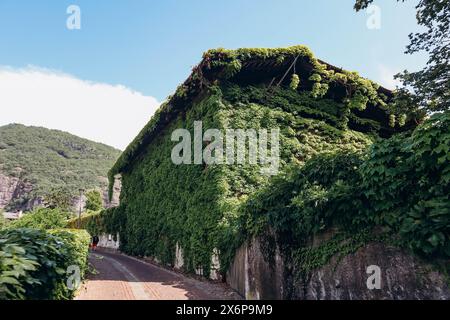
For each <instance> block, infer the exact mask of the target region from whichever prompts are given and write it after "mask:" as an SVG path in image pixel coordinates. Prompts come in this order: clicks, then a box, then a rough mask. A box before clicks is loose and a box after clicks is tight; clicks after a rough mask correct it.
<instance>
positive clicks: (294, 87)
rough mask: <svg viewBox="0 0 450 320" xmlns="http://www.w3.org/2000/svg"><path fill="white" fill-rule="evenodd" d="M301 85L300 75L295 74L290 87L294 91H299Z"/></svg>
mask: <svg viewBox="0 0 450 320" xmlns="http://www.w3.org/2000/svg"><path fill="white" fill-rule="evenodd" d="M299 85H300V77H299V76H298V74H293V75H292V78H291V84H290V85H289V87H290V88H291V89H292V90H297V88H298V86H299Z"/></svg>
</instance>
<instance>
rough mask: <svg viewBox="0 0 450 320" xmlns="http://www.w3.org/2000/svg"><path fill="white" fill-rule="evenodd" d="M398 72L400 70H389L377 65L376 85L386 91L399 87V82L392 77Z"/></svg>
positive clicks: (386, 67) (389, 68)
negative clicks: (384, 88)
mask: <svg viewBox="0 0 450 320" xmlns="http://www.w3.org/2000/svg"><path fill="white" fill-rule="evenodd" d="M399 72H400V69H397V68H391V67H388V66H386V65H384V64H379V65H378V83H379V84H381V85H382V86H383V87H386V88H387V89H391V90H394V89H395V88H396V87H397V86H400V85H401V82H400V81H399V80H396V79H394V75H396V74H397V73H399Z"/></svg>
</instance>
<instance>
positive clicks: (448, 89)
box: [354, 0, 450, 112]
mask: <svg viewBox="0 0 450 320" xmlns="http://www.w3.org/2000/svg"><path fill="white" fill-rule="evenodd" d="M397 1H402V2H404V1H406V0H397ZM372 2H373V0H356V3H355V7H354V8H355V10H356V11H359V10H362V9H365V8H367V7H368V6H369V4H371V3H372ZM416 9H417V22H418V24H419V25H421V26H423V27H425V31H424V32H420V33H411V34H410V35H409V38H410V44H409V45H408V46H407V47H406V52H405V53H406V54H414V53H416V52H420V51H425V52H427V53H428V54H429V59H428V62H427V65H426V67H425V68H424V69H422V70H420V71H416V72H408V71H406V70H405V71H403V72H402V73H400V74H397V75H396V76H395V78H396V79H400V80H401V81H402V82H403V85H404V86H405V88H406V87H410V88H411V89H412V91H408V90H407V89H405V88H402V89H400V90H399V91H398V98H399V99H398V101H399V104H400V105H403V106H406V105H413V104H415V105H417V106H419V108H420V109H423V110H425V111H427V112H435V111H446V110H450V1H449V0H420V1H419V3H418V4H417V6H416Z"/></svg>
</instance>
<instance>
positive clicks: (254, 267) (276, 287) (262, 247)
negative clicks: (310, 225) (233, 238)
mask: <svg viewBox="0 0 450 320" xmlns="http://www.w3.org/2000/svg"><path fill="white" fill-rule="evenodd" d="M267 248H270V250H271V253H270V254H267V252H265V251H266V249H267ZM283 279H284V264H283V259H282V258H281V255H280V252H279V249H278V247H277V246H276V245H274V246H272V247H271V245H270V244H269V243H267V240H264V239H261V238H255V239H253V240H252V241H249V242H247V243H245V244H244V245H243V246H241V247H240V248H239V249H238V250H237V252H236V256H235V258H234V261H233V262H232V264H231V266H230V268H229V270H228V272H227V283H228V284H229V285H230V286H231V287H232V288H233V289H234V290H236V291H237V292H238V293H239V294H241V295H242V296H243V297H245V298H246V299H248V300H260V299H275V300H276V299H283V291H284V290H283Z"/></svg>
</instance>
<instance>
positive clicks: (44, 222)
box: [8, 208, 70, 230]
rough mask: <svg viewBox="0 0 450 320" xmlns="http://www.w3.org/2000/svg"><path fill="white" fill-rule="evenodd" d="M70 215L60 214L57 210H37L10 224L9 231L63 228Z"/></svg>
mask: <svg viewBox="0 0 450 320" xmlns="http://www.w3.org/2000/svg"><path fill="white" fill-rule="evenodd" d="M69 216H70V213H67V212H62V211H61V210H59V209H46V208H39V209H35V210H34V211H32V212H30V213H27V214H25V215H24V216H23V217H22V218H21V219H19V220H16V221H14V222H11V223H10V224H9V225H8V228H9V229H19V228H32V229H42V230H49V229H55V228H64V227H65V226H66V225H67V218H68V217H69Z"/></svg>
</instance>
